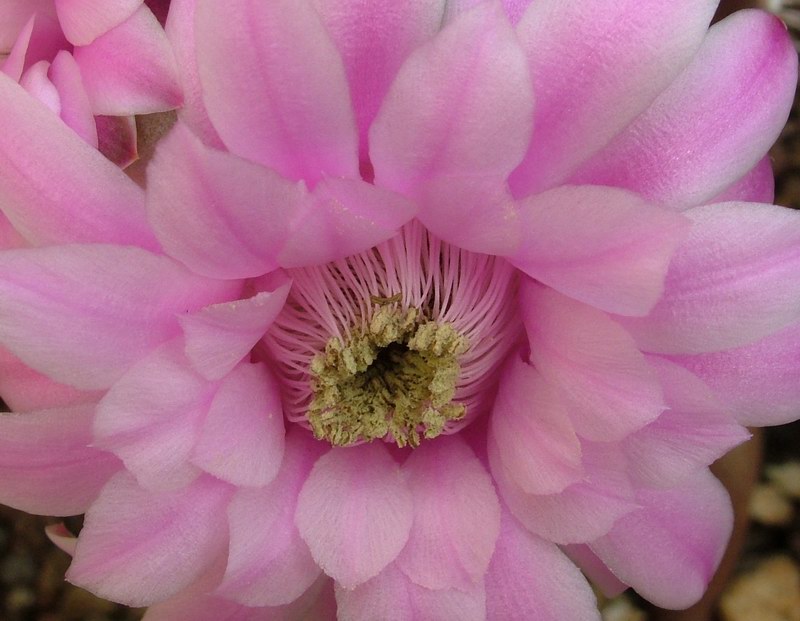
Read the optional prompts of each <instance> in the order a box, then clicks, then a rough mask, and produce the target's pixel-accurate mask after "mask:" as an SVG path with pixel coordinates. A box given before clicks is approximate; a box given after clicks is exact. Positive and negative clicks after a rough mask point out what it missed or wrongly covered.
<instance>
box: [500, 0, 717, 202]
mask: <svg viewBox="0 0 800 621" xmlns="http://www.w3.org/2000/svg"><path fill="white" fill-rule="evenodd" d="M717 4H718V0H677V1H672V2H662V1H661V0H623V1H618V2H613V3H611V4H609V3H608V2H605V1H604V0H581V1H580V2H572V1H570V0H537V1H536V2H533V3H531V6H530V8H529V9H528V10H527V11H526V13H525V14H524V16H523V19H522V21H521V22H520V23H519V25H518V26H517V34H518V36H519V38H520V43H521V45H522V47H523V48H524V49H525V52H526V55H527V58H528V63H529V68H530V75H531V79H532V80H533V88H534V93H535V95H536V110H535V115H534V134H533V140H532V141H531V145H530V149H529V150H528V153H527V155H526V156H525V160H524V161H523V162H522V164H521V165H520V167H519V168H518V169H517V170H516V171H515V172H514V175H513V176H512V178H511V185H512V188H513V189H514V192H515V194H516V195H517V196H527V195H529V194H532V193H534V192H541V191H542V190H545V189H547V188H550V187H553V186H555V185H557V184H558V183H560V182H563V181H564V179H566V178H567V177H568V176H569V174H570V173H571V172H572V171H574V170H575V168H576V167H577V166H578V165H579V164H580V163H581V162H582V161H584V160H586V159H587V158H588V157H590V156H591V155H593V154H594V153H596V152H597V151H598V150H599V149H600V148H602V147H603V146H604V145H605V144H607V143H608V142H609V141H610V140H611V139H612V138H613V137H614V136H615V135H616V134H617V133H618V132H619V131H620V130H622V129H623V128H625V126H626V125H628V124H629V123H630V122H631V121H632V120H633V119H635V118H636V117H637V116H638V115H639V114H640V113H641V112H642V111H644V110H646V109H647V107H648V106H649V105H650V104H651V102H652V101H653V100H654V99H655V98H656V96H658V95H659V93H661V92H662V91H663V90H664V89H665V88H666V87H667V86H668V85H669V84H670V82H672V80H674V79H675V77H676V76H677V75H678V74H679V73H680V71H681V70H682V69H683V68H684V67H686V65H687V64H688V63H689V61H690V60H691V59H692V57H693V55H694V54H695V53H696V51H697V49H698V48H699V47H700V44H701V42H702V41H703V37H704V36H705V34H706V30H707V28H708V23H709V22H710V21H711V18H712V16H713V15H714V11H715V9H716V7H717ZM578 94H579V95H578Z"/></svg>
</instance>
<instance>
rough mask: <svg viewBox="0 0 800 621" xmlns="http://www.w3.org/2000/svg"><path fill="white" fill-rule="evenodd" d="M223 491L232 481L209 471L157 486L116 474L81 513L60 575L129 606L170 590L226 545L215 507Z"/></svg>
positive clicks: (224, 500) (224, 498)
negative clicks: (174, 485) (180, 484)
mask: <svg viewBox="0 0 800 621" xmlns="http://www.w3.org/2000/svg"><path fill="white" fill-rule="evenodd" d="M230 497H231V488H230V487H228V486H227V485H225V484H224V483H220V482H219V481H216V480H215V479H213V478H211V477H201V478H199V479H197V481H195V482H194V483H193V484H192V485H191V486H190V487H187V488H185V489H181V490H178V491H174V492H162V493H160V494H157V493H153V492H151V491H148V490H145V489H143V488H141V487H139V486H138V484H137V483H136V480H135V479H134V478H133V477H132V476H131V475H130V474H127V473H122V474H118V475H117V476H116V477H114V478H113V479H111V481H109V482H108V484H107V485H106V486H105V488H103V491H102V493H101V494H100V498H99V499H98V500H97V501H96V502H95V503H94V504H93V505H92V507H91V508H90V509H89V511H88V512H87V513H86V519H85V522H84V526H83V530H82V531H81V534H80V538H79V539H78V547H77V550H76V551H75V558H74V559H73V561H72V566H71V567H70V569H69V571H68V572H67V580H69V581H70V582H72V583H73V584H75V585H77V586H80V587H82V588H84V589H87V590H90V591H91V592H92V593H95V594H97V595H98V596H99V597H102V598H104V599H110V600H113V601H116V602H120V603H124V604H126V605H128V606H148V605H150V604H154V603H155V602H158V601H161V600H164V599H166V598H168V597H170V596H172V595H174V594H175V593H177V592H179V591H180V590H181V589H183V588H185V587H186V586H188V585H189V584H191V583H192V582H193V581H194V580H195V579H197V577H198V576H200V575H201V574H202V573H203V572H204V571H205V570H206V569H207V568H208V567H209V566H210V565H211V563H212V562H213V561H214V559H215V558H216V557H217V555H218V554H220V552H222V551H223V550H224V549H225V544H226V542H227V532H226V530H225V529H224V527H223V528H220V515H224V512H225V507H226V505H227V504H228V501H229V500H230ZM223 526H224V522H223ZM165 577H168V579H165Z"/></svg>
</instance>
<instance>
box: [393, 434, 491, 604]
mask: <svg viewBox="0 0 800 621" xmlns="http://www.w3.org/2000/svg"><path fill="white" fill-rule="evenodd" d="M403 476H404V477H405V479H406V481H407V484H408V488H409V490H410V491H411V495H412V497H413V498H414V524H413V526H412V527H411V534H410V536H409V538H408V543H406V546H405V548H403V551H402V552H401V553H400V556H399V557H398V558H397V561H396V564H397V566H398V567H399V568H400V569H401V570H402V571H403V573H404V574H405V575H406V576H408V578H409V579H410V580H411V581H412V582H414V583H415V584H417V585H419V586H423V587H426V588H428V589H434V590H438V589H460V590H463V591H469V590H471V589H472V588H473V587H474V585H476V584H479V583H480V582H481V579H482V578H483V575H484V574H485V573H486V568H487V567H488V566H489V560H490V559H491V558H492V552H493V551H494V545H495V541H496V539H497V535H498V533H499V532H500V504H499V502H498V501H497V495H496V493H495V491H494V487H493V486H492V479H491V477H490V476H489V473H488V472H487V471H486V468H484V466H483V464H482V463H481V462H480V461H479V460H478V458H477V457H476V456H475V454H474V453H473V452H472V449H470V448H469V446H468V445H467V444H466V442H464V440H462V439H461V438H459V437H456V436H447V437H444V438H441V439H439V440H438V441H437V442H435V443H429V444H424V445H422V446H420V447H419V448H418V449H417V450H415V451H414V452H413V453H412V454H411V456H410V457H409V458H408V459H407V460H406V462H405V463H404V464H403Z"/></svg>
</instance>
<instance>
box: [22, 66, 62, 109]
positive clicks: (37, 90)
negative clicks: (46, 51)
mask: <svg viewBox="0 0 800 621" xmlns="http://www.w3.org/2000/svg"><path fill="white" fill-rule="evenodd" d="M49 69H50V63H49V62H47V61H45V60H41V61H39V62H38V63H36V64H35V65H33V66H32V67H31V68H30V69H28V70H27V71H26V72H25V73H24V74H23V75H22V79H21V80H20V81H19V85H20V86H21V87H22V88H24V89H25V90H26V91H27V92H28V94H29V95H30V96H31V97H33V98H34V99H36V100H37V101H39V102H40V103H42V104H44V105H45V107H46V108H47V109H48V110H50V111H51V112H52V113H53V114H55V115H56V116H60V115H61V97H60V96H59V94H58V89H57V88H56V87H55V86H54V85H53V83H52V82H51V81H50V78H49V77H48V76H47V72H48V71H49Z"/></svg>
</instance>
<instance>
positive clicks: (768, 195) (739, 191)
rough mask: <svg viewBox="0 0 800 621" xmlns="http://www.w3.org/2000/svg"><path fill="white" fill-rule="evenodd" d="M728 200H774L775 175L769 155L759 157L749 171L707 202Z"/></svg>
mask: <svg viewBox="0 0 800 621" xmlns="http://www.w3.org/2000/svg"><path fill="white" fill-rule="evenodd" d="M730 201H744V202H748V203H774V202H775V175H774V174H773V172H772V159H771V158H770V157H769V156H766V157H763V158H761V161H760V162H759V163H758V164H756V165H755V166H754V167H753V168H752V169H751V170H750V172H748V173H747V174H745V175H744V176H743V177H741V178H740V179H738V180H737V181H736V182H735V183H733V184H732V185H730V186H728V187H727V188H725V189H724V190H723V191H722V192H720V193H719V194H717V195H716V196H715V197H713V198H711V199H709V200H708V201H707V202H708V203H709V204H711V203H727V202H730Z"/></svg>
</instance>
